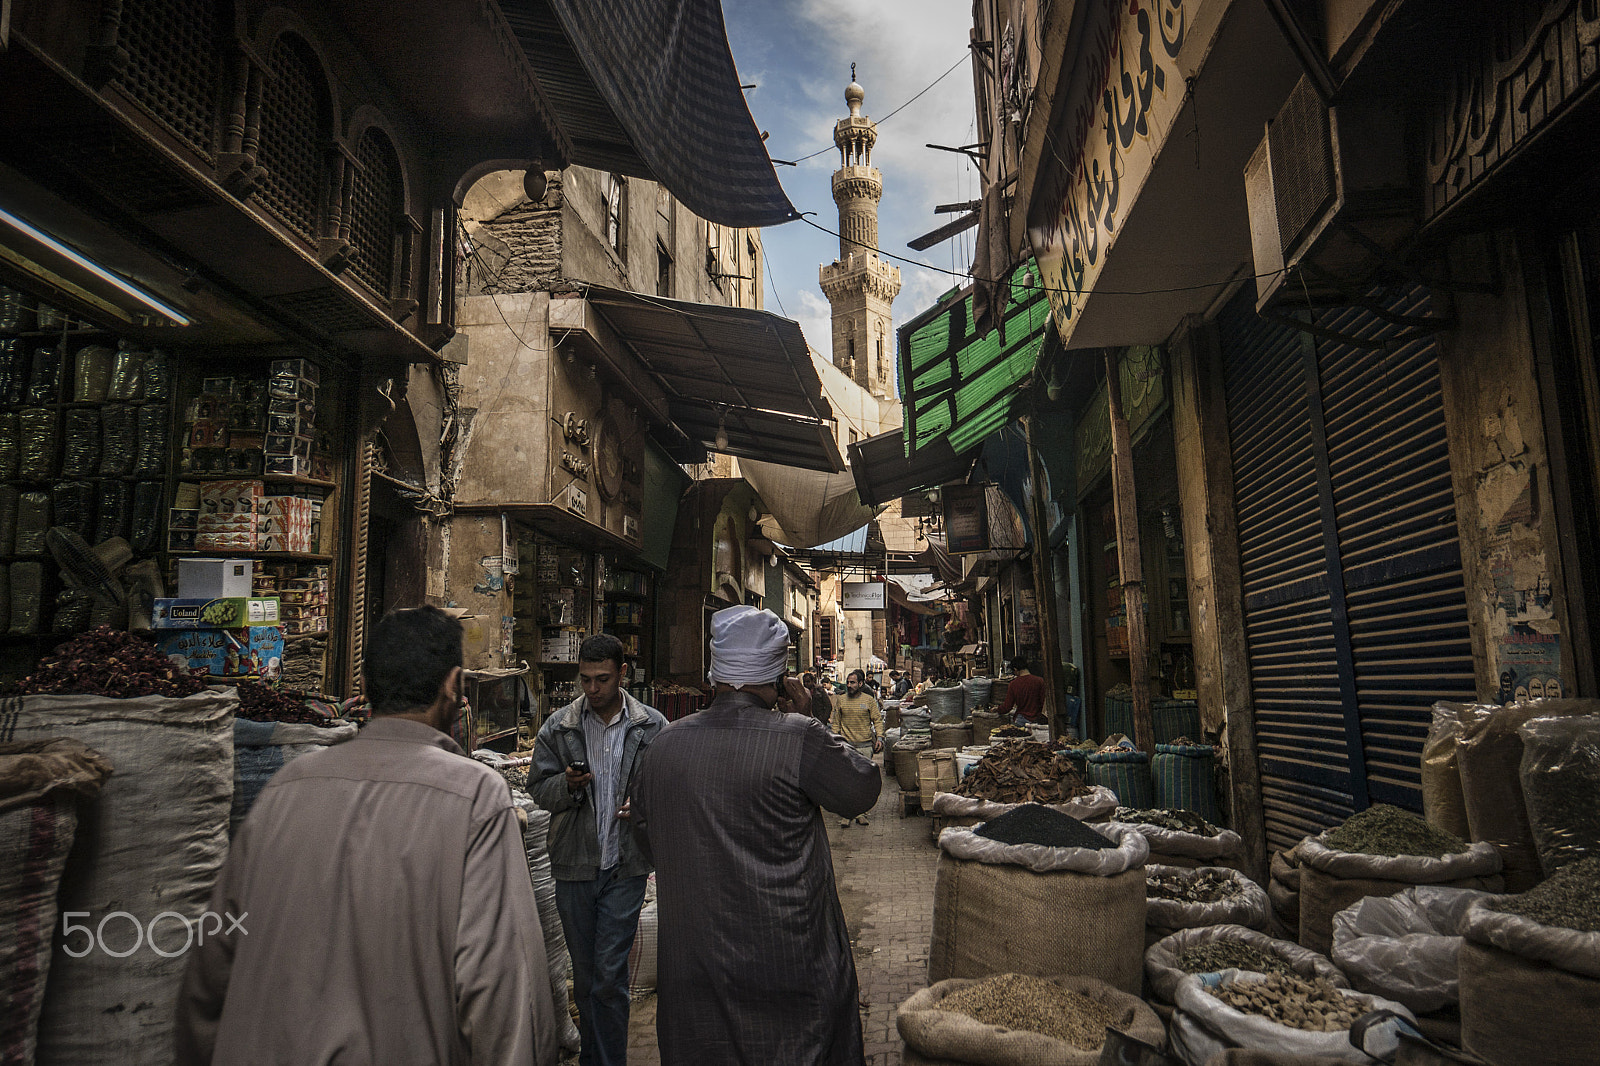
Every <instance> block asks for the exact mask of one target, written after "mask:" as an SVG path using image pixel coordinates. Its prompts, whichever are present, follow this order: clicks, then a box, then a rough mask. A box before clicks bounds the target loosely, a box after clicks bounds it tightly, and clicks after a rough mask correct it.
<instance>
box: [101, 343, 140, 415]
mask: <svg viewBox="0 0 1600 1066" xmlns="http://www.w3.org/2000/svg"><path fill="white" fill-rule="evenodd" d="M126 343H127V342H123V346H120V347H118V348H117V355H116V358H115V359H114V360H113V361H112V367H111V385H110V387H109V388H108V389H107V390H106V399H108V400H118V401H124V402H125V401H128V400H136V399H138V398H139V397H140V396H141V395H142V394H143V392H142V390H143V383H144V375H143V370H144V360H145V353H144V352H141V351H138V350H136V349H134V348H130V347H127V346H126Z"/></svg>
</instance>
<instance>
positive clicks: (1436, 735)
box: [1422, 701, 1494, 840]
mask: <svg viewBox="0 0 1600 1066" xmlns="http://www.w3.org/2000/svg"><path fill="white" fill-rule="evenodd" d="M1493 709H1494V708H1492V707H1485V708H1481V709H1478V710H1471V709H1469V707H1468V705H1465V704H1460V703H1446V702H1443V701H1441V702H1439V703H1435V704H1434V705H1433V723H1432V724H1431V725H1430V726H1429V727H1428V739H1427V740H1425V741H1423V743H1422V816H1423V817H1424V818H1425V819H1427V821H1428V824H1430V825H1435V826H1438V827H1439V828H1440V829H1443V830H1444V831H1445V832H1446V833H1450V834H1452V835H1453V836H1458V837H1460V838H1461V839H1462V840H1471V839H1472V827H1471V826H1470V825H1468V824H1467V800H1466V797H1465V796H1464V795H1463V794H1462V792H1461V767H1460V765H1459V761H1458V759H1457V754H1456V742H1457V741H1459V740H1460V739H1461V730H1462V727H1463V725H1464V723H1465V720H1466V717H1467V716H1469V715H1470V716H1476V715H1479V714H1485V713H1487V712H1488V711H1492V710H1493Z"/></svg>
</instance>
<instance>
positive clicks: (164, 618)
mask: <svg viewBox="0 0 1600 1066" xmlns="http://www.w3.org/2000/svg"><path fill="white" fill-rule="evenodd" d="M278 616H279V609H278V601H277V600H276V599H267V598H262V597H255V596H250V597H239V596H229V597H222V598H218V599H214V600H200V599H192V600H185V599H169V598H161V599H157V600H156V601H155V603H154V605H153V606H152V608H151V612H150V619H151V622H150V624H151V626H152V627H153V628H155V629H242V628H247V627H249V626H271V625H277V624H278V620H279V618H278Z"/></svg>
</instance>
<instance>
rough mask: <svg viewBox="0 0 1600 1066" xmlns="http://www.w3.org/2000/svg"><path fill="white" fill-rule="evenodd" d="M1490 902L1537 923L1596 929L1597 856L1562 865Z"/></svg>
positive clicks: (1599, 895)
mask: <svg viewBox="0 0 1600 1066" xmlns="http://www.w3.org/2000/svg"><path fill="white" fill-rule="evenodd" d="M1490 906H1491V907H1493V908H1494V909H1495V910H1499V911H1504V912H1505V913H1507V914H1520V915H1522V917H1524V918H1530V919H1532V920H1533V921H1536V922H1538V923H1539V924H1540V925H1553V926H1558V927H1559V928H1562V929H1575V930H1577V931H1578V932H1580V933H1600V859H1582V860H1580V861H1578V862H1575V863H1572V864H1571V865H1568V866H1563V867H1562V868H1561V869H1559V870H1557V871H1556V872H1555V873H1554V874H1553V875H1551V877H1550V879H1549V880H1548V881H1545V882H1544V883H1543V884H1540V885H1536V886H1535V887H1533V888H1530V889H1528V891H1526V892H1524V893H1522V894H1521V895H1518V896H1504V897H1502V898H1500V899H1498V900H1496V901H1494V902H1493V903H1491V904H1490Z"/></svg>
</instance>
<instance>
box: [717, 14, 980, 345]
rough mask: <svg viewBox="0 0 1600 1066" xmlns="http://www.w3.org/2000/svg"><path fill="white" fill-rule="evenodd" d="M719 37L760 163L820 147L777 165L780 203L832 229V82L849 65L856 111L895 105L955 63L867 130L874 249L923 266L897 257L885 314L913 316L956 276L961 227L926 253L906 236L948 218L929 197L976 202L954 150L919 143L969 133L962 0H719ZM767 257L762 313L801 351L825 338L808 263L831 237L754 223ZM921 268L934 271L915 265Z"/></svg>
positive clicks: (962, 259)
mask: <svg viewBox="0 0 1600 1066" xmlns="http://www.w3.org/2000/svg"><path fill="white" fill-rule="evenodd" d="M722 9H723V17H724V19H725V21H726V23H727V28H728V42H729V44H730V45H731V47H732V50H733V58H734V62H735V63H737V64H738V67H739V80H740V81H741V82H742V83H744V84H747V85H748V84H752V83H753V84H754V85H756V88H754V89H750V90H746V92H745V99H746V100H747V101H749V104H750V113H751V115H752V116H754V118H755V121H756V127H757V128H758V129H761V130H765V131H767V132H768V134H769V136H768V138H767V151H768V153H769V154H770V155H771V156H772V157H773V158H774V159H788V160H799V159H800V157H801V156H806V155H810V154H811V153H813V152H817V151H819V150H820V149H823V148H826V149H827V150H826V151H824V152H822V154H820V155H817V156H814V157H813V158H811V159H806V160H802V161H801V162H800V164H799V166H795V167H786V166H780V167H778V168H777V172H778V179H779V180H780V181H782V182H783V187H784V189H785V191H787V192H788V194H789V200H790V202H792V203H793V204H794V205H795V208H796V210H799V211H802V212H804V211H814V212H816V214H815V215H814V216H812V220H813V221H815V222H817V223H818V224H819V225H822V226H825V227H827V228H828V229H829V230H833V231H837V230H838V228H839V213H838V208H837V206H836V205H835V204H834V202H833V194H832V191H831V180H832V176H833V172H834V170H836V169H837V168H838V166H839V152H838V150H837V149H836V148H834V146H833V125H834V123H835V122H837V121H838V120H839V119H841V118H843V117H845V116H846V115H848V114H849V113H850V111H849V108H848V106H847V105H846V104H845V102H844V87H845V86H846V85H848V84H849V83H850V64H851V63H855V64H856V80H857V81H859V82H860V83H861V86H862V88H864V89H865V90H866V103H865V105H864V107H863V111H864V112H865V114H866V115H867V116H868V117H869V118H873V119H879V120H883V116H886V115H888V114H889V113H890V112H891V111H894V110H895V109H896V108H898V107H900V106H901V105H902V104H904V103H905V102H906V101H907V100H910V99H911V98H912V97H913V96H916V95H917V94H918V93H919V92H922V91H923V90H924V89H928V86H929V85H930V84H931V83H933V82H934V81H935V79H938V78H939V76H940V75H941V74H943V73H944V72H945V71H946V70H948V69H949V68H950V67H952V66H956V65H957V64H959V66H956V69H955V70H954V71H952V72H951V73H950V74H949V75H948V76H947V77H945V78H944V79H943V80H942V81H939V82H938V84H936V85H934V86H933V88H931V89H928V91H927V93H926V94H925V95H923V96H922V97H921V98H919V99H917V100H916V101H915V102H914V103H912V104H910V106H908V107H906V108H905V110H903V111H900V112H899V113H898V114H896V115H894V117H892V118H889V119H887V120H885V121H882V124H881V125H880V126H879V127H878V143H877V147H876V148H875V149H874V150H873V155H872V162H873V165H874V166H876V167H877V168H878V169H879V170H880V171H881V172H882V174H883V201H882V202H881V203H880V204H879V207H878V243H879V247H880V248H882V249H883V250H884V251H885V252H888V253H891V254H894V255H900V256H904V257H906V258H907V259H911V260H915V261H916V262H919V263H924V264H927V265H928V266H927V267H923V266H913V265H911V264H909V263H904V262H901V263H897V264H896V265H898V266H899V267H900V280H901V289H900V295H899V297H897V298H896V300H895V302H894V322H895V325H896V326H897V327H898V326H899V325H900V324H901V323H903V322H905V321H907V320H908V319H910V318H913V317H915V316H916V315H917V314H918V313H919V312H921V311H923V310H925V309H927V308H928V307H929V306H931V305H932V304H933V303H934V301H935V300H937V299H938V297H939V296H940V294H942V293H944V292H946V291H948V290H949V289H950V288H952V287H953V286H956V285H959V284H965V280H966V279H965V278H955V277H952V276H951V274H950V272H951V271H955V272H957V273H961V274H965V273H966V271H967V268H968V267H969V265H970V264H971V260H972V239H973V236H974V234H975V233H976V231H975V230H968V231H967V232H966V233H964V234H962V235H961V236H959V237H957V238H954V239H953V240H950V241H947V242H945V243H943V244H937V245H934V246H933V247H932V248H930V249H928V250H927V251H926V252H913V251H912V250H911V249H910V248H907V247H906V242H907V241H909V240H912V239H913V238H915V237H918V236H921V235H922V234H924V233H926V232H928V231H929V230H931V229H934V228H935V227H937V226H939V225H941V224H943V223H945V222H948V221H950V219H951V218H953V217H954V216H952V215H935V214H934V213H933V208H934V206H935V205H936V204H942V203H955V202H958V201H964V200H976V199H978V198H979V196H980V191H979V187H978V174H977V171H976V169H975V168H974V167H973V166H972V164H971V163H970V162H969V161H968V160H967V158H966V157H965V156H961V155H956V154H953V153H950V152H941V151H936V150H934V149H930V148H925V147H924V145H925V144H927V143H929V142H931V143H934V144H943V145H951V146H955V145H964V144H971V143H972V142H973V141H974V140H976V139H977V138H976V135H975V119H974V116H973V100H972V65H971V62H970V59H969V58H968V52H967V39H968V31H969V30H970V29H971V27H972V4H971V0H723V3H722ZM762 241H763V244H764V246H765V249H766V255H767V277H768V285H767V291H766V293H765V306H766V308H767V310H769V311H773V312H776V313H778V314H782V315H785V316H786V317H788V318H792V319H795V320H796V321H798V322H799V323H800V326H801V328H802V329H803V330H804V332H805V335H806V340H807V341H808V342H809V343H810V345H811V347H812V348H814V349H816V350H818V351H822V352H827V351H829V349H830V347H831V342H830V333H831V327H830V326H829V318H830V314H829V309H828V301H827V300H826V299H825V298H824V297H823V295H822V290H821V288H819V287H818V285H817V270H818V268H819V267H820V266H821V265H822V264H823V263H828V262H832V261H833V259H834V258H835V257H836V256H837V255H838V254H839V240H838V238H837V237H834V236H831V235H829V234H827V233H822V232H819V231H818V230H816V229H813V228H812V227H810V226H808V225H806V224H805V223H804V222H790V223H787V224H785V225H782V226H774V227H771V228H769V229H766V230H763V231H762ZM928 267H935V268H939V269H929V268H928Z"/></svg>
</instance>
